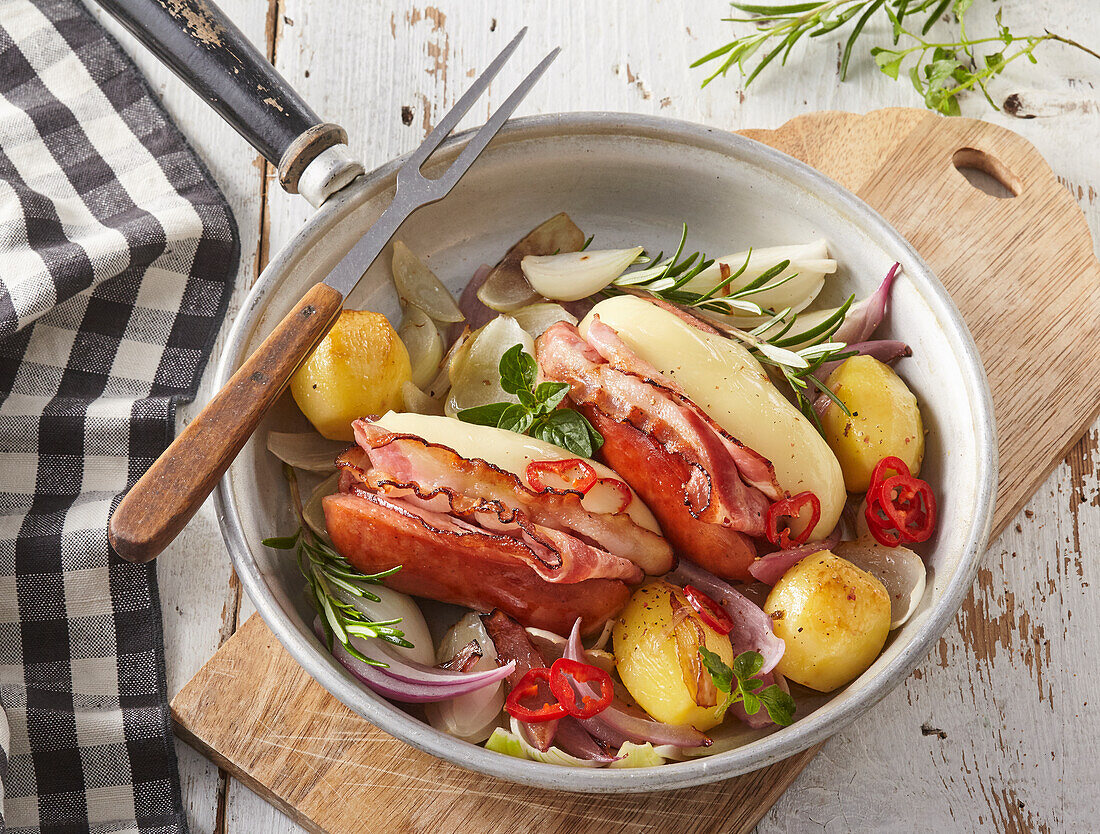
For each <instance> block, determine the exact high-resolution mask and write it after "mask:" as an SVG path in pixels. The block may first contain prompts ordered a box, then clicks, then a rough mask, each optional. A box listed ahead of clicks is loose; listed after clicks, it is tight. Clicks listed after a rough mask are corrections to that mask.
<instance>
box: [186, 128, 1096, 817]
mask: <svg viewBox="0 0 1100 834" xmlns="http://www.w3.org/2000/svg"><path fill="white" fill-rule="evenodd" d="M743 134H744V135H746V136H749V137H751V138H753V139H756V140H758V141H761V142H765V143H767V144H769V145H772V146H773V147H775V148H778V149H779V150H781V151H783V152H785V153H788V154H791V155H792V156H795V157H798V158H799V159H802V160H803V161H805V162H807V163H809V164H810V165H812V166H814V167H815V168H817V169H818V170H820V171H821V172H823V173H824V174H826V175H828V176H830V177H832V178H833V179H835V180H836V181H837V182H839V183H840V184H841V185H844V186H845V187H847V188H848V189H850V190H851V191H853V192H855V193H856V194H858V195H859V196H860V197H862V198H863V199H864V200H865V201H866V202H867V203H869V204H870V205H871V206H872V207H874V208H875V209H876V210H878V211H879V212H880V213H881V214H882V215H883V216H884V217H886V219H887V220H889V221H890V222H891V223H893V225H894V226H895V227H896V228H897V229H898V230H899V231H900V232H901V234H902V235H904V236H905V237H906V238H907V239H908V240H909V241H910V242H911V243H912V244H913V245H914V246H915V247H916V249H917V250H918V251H919V252H920V253H921V255H922V256H923V257H924V259H925V260H926V261H927V262H928V264H929V265H930V266H931V267H932V269H933V270H934V271H935V272H936V273H937V275H938V276H939V278H940V280H941V281H943V283H944V285H945V286H946V287H947V289H948V290H949V291H950V292H951V295H952V296H953V298H954V299H955V303H956V304H957V305H958V306H959V309H960V310H961V311H962V314H963V317H964V318H965V319H966V322H967V324H968V325H969V327H970V330H971V332H972V333H973V334H974V337H975V339H976V340H977V343H978V348H979V350H980V351H981V355H982V357H983V360H984V362H985V367H986V371H987V373H988V375H989V381H990V385H991V387H992V390H993V400H994V405H995V408H996V413H997V429H998V437H999V445H1000V464H1001V470H1000V488H999V489H1000V492H999V498H998V503H997V511H996V515H995V523H994V532H995V533H999V532H1000V531H1001V530H1002V529H1003V528H1004V527H1005V525H1006V524H1007V523H1008V521H1009V520H1010V519H1011V518H1012V517H1013V516H1015V515H1016V513H1017V512H1018V511H1019V510H1020V508H1021V507H1022V506H1023V504H1024V503H1025V502H1026V501H1027V500H1028V498H1029V497H1030V496H1031V494H1032V493H1033V491H1034V490H1035V489H1036V488H1037V487H1038V486H1039V484H1040V483H1041V482H1042V480H1043V479H1044V477H1045V476H1046V474H1047V473H1048V472H1049V471H1050V469H1051V468H1052V467H1053V466H1054V465H1055V463H1057V461H1058V460H1060V459H1061V458H1062V457H1063V456H1064V454H1065V452H1066V450H1067V449H1068V447H1069V446H1070V445H1071V444H1072V443H1073V442H1074V441H1075V440H1076V439H1077V437H1079V436H1080V435H1081V434H1082V433H1083V432H1084V431H1085V429H1086V428H1087V427H1088V426H1089V425H1090V424H1091V423H1092V422H1093V420H1094V419H1095V418H1096V414H1097V411H1098V408H1100V264H1098V263H1097V261H1096V259H1095V257H1094V256H1093V248H1092V241H1091V238H1090V235H1089V229H1088V226H1087V224H1086V223H1085V219H1084V216H1083V215H1082V213H1081V211H1080V209H1079V208H1078V206H1077V204H1076V203H1075V202H1074V200H1073V198H1072V196H1071V195H1070V193H1069V192H1068V191H1067V190H1066V189H1065V188H1064V187H1062V186H1061V185H1060V184H1059V182H1058V180H1057V179H1056V178H1055V176H1054V174H1053V172H1052V171H1051V170H1050V168H1049V167H1048V166H1047V164H1046V163H1045V162H1044V161H1043V159H1042V158H1041V157H1040V156H1039V154H1038V153H1037V152H1036V150H1035V149H1034V148H1033V147H1032V146H1031V145H1030V144H1029V143H1028V142H1026V141H1025V140H1024V139H1022V138H1020V137H1019V136H1017V135H1015V134H1014V133H1012V132H1010V131H1008V130H1005V129H1003V128H1000V127H997V126H994V125H990V124H986V123H983V122H979V121H974V120H970V119H945V118H942V117H939V116H936V115H934V114H930V113H927V112H925V111H922V110H911V109H901V108H898V109H889V110H879V111H875V112H873V113H869V114H867V115H864V116H858V115H853V114H848V113H835V112H826V113H813V114H809V115H806V116H801V117H799V118H796V119H793V120H791V121H790V122H787V123H786V124H785V125H783V126H782V127H780V128H778V129H777V130H747V131H743ZM960 168H962V169H970V171H965V170H963V171H960V170H959V169H960ZM974 169H976V170H977V171H979V172H983V173H984V175H986V177H987V179H988V177H992V178H993V180H995V181H996V182H993V181H992V180H990V181H989V183H991V184H992V186H995V189H993V190H996V189H997V188H999V189H1000V190H1001V191H1002V192H1003V193H1004V194H1009V195H1011V196H1007V197H998V196H993V195H991V194H989V193H986V191H983V190H979V188H977V187H975V185H972V184H971V181H970V180H971V179H976V178H980V177H981V175H980V174H979V175H977V176H976V175H975V174H974ZM964 174H968V175H969V177H970V178H969V179H968V176H965V175H964ZM989 183H987V185H988V184H989ZM998 183H999V184H1000V185H997V184H998ZM1021 404H1023V405H1026V407H1020V406H1021ZM987 636H988V635H986V634H985V632H979V633H978V634H977V635H976V636H975V637H974V638H973V639H976V640H982V639H986V638H987ZM989 639H992V637H989ZM172 713H173V717H174V719H175V722H176V729H177V732H178V734H179V736H180V737H181V738H182V739H184V740H185V741H187V742H188V743H190V744H192V745H193V746H194V747H196V748H197V749H198V750H200V751H201V752H202V753H204V754H205V755H207V756H209V757H210V758H211V759H212V760H213V761H215V762H216V763H217V764H218V765H219V766H220V767H223V768H224V769H225V770H227V771H228V772H229V773H230V774H231V775H233V776H234V777H236V778H237V779H239V780H241V781H242V782H243V783H244V784H246V785H248V786H249V787H250V788H251V789H252V790H254V791H256V792H257V793H259V794H260V795H262V796H264V797H266V798H267V799H268V800H270V801H271V802H273V803H274V804H275V805H277V806H278V807H279V808H281V809H282V810H283V811H284V812H285V813H287V814H289V815H290V816H291V817H293V818H294V819H295V820H297V821H298V822H299V823H301V824H302V825H303V826H305V827H306V828H308V829H310V830H312V831H318V832H326V834H351V832H360V831H365V830H384V831H395V832H396V831H400V832H431V834H444V832H478V834H489V832H515V831H540V832H573V831H576V832H582V831H583V832H584V834H602V833H603V832H609V833H610V832H620V831H626V830H635V829H646V828H655V829H657V828H659V830H661V831H663V832H679V831H692V832H711V831H713V832H718V831H723V832H727V831H728V832H744V831H749V830H750V829H752V828H753V827H754V826H755V825H756V823H757V822H758V821H759V820H760V818H761V817H762V816H763V815H764V814H765V813H766V812H767V811H768V809H769V808H771V806H772V805H773V804H774V803H775V801H776V800H777V799H778V798H779V797H780V796H781V795H782V793H783V791H784V790H786V788H787V787H788V786H789V785H790V784H791V782H793V781H794V779H795V777H796V776H797V775H798V774H799V772H800V771H801V770H802V768H804V767H805V766H806V764H807V763H809V761H810V760H811V759H812V758H813V756H814V754H815V753H816V752H817V748H814V749H811V750H808V751H806V752H804V753H802V754H801V755H799V756H796V757H794V758H791V759H788V760H787V761H784V762H781V763H779V764H776V765H773V766H771V767H769V768H766V769H764V770H761V771H758V772H756V773H753V774H749V775H747V776H743V777H740V778H737V779H732V780H729V781H727V782H722V783H718V784H713V785H708V786H703V787H699V788H689V789H684V790H679V791H673V792H666V793H655V794H648V795H605V796H588V795H584V794H566V793H557V792H552V791H543V790H536V789H532V788H527V787H522V786H518V785H514V784H511V783H509V782H504V781H500V780H497V779H493V778H490V777H485V776H480V775H477V774H474V773H471V772H469V771H466V770H464V769H462V768H459V767H456V766H454V765H451V764H448V763H446V762H443V761H440V760H438V759H436V758H434V757H432V756H429V755H427V754H424V753H421V752H419V751H418V750H415V749H413V748H412V747H409V746H407V745H405V744H404V743H403V742H400V741H397V740H395V739H393V738H392V737H390V736H388V735H386V734H385V733H383V732H382V731H380V730H378V729H376V728H375V727H373V726H372V725H370V724H369V723H367V722H366V721H364V720H363V719H362V718H360V717H359V716H358V715H356V714H355V713H353V712H351V711H350V710H349V709H347V708H346V707H344V706H343V705H342V704H340V703H339V702H338V701H337V700H336V699H335V698H333V697H332V696H331V695H329V694H328V693H327V692H326V691H325V690H324V689H322V688H321V687H320V686H319V685H318V684H316V683H315V682H314V681H313V680H312V678H310V677H309V676H308V675H307V674H306V673H305V672H304V671H302V669H301V668H300V667H299V666H298V665H297V664H296V663H295V662H294V660H293V659H292V658H291V657H290V656H289V655H288V654H287V653H286V652H285V651H284V650H283V649H282V647H281V646H280V644H279V643H278V641H277V640H276V639H275V638H274V637H273V636H272V634H271V632H270V631H268V629H267V627H266V626H265V625H264V624H263V622H262V621H261V620H260V618H259V616H258V615H255V616H253V617H252V618H251V619H250V620H249V621H248V622H247V623H245V625H244V626H243V628H241V629H240V630H239V631H238V632H237V633H236V634H235V635H234V636H233V637H232V638H231V639H230V640H229V641H228V642H226V644H225V645H224V646H223V647H222V648H221V649H220V650H219V651H218V653H217V654H216V655H215V656H214V657H213V658H212V659H211V660H210V661H209V662H208V663H207V664H206V666H204V667H203V669H202V670H201V671H200V672H199V674H198V675H196V676H195V678H194V679H193V680H192V681H191V682H190V683H188V684H187V686H185V687H184V688H183V690H182V691H181V692H180V693H179V695H177V696H176V698H175V700H174V701H173V702H172Z"/></svg>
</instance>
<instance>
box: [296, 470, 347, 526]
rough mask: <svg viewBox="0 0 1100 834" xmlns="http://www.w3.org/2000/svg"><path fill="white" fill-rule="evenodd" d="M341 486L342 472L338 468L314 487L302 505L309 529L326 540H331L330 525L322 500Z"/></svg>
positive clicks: (303, 516)
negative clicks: (327, 522)
mask: <svg viewBox="0 0 1100 834" xmlns="http://www.w3.org/2000/svg"><path fill="white" fill-rule="evenodd" d="M339 487H340V472H339V470H337V471H336V472H333V473H332V474H331V475H329V476H328V477H327V478H325V479H324V480H323V481H321V483H319V484H317V486H315V487H314V488H313V492H311V493H310V494H309V500H307V501H306V503H305V505H304V506H303V507H302V518H304V519H305V521H306V524H308V525H309V529H311V530H312V531H313V532H314V533H316V534H317V535H318V536H320V537H321V538H322V539H324V540H325V541H328V540H329V538H328V525H327V524H326V523H325V511H324V508H323V507H322V505H321V501H322V500H323V499H324V497H325V496H326V495H332V493H334V492H336V491H338V489H339Z"/></svg>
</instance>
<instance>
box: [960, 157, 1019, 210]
mask: <svg viewBox="0 0 1100 834" xmlns="http://www.w3.org/2000/svg"><path fill="white" fill-rule="evenodd" d="M951 162H952V164H954V166H955V170H957V171H958V172H959V173H960V174H962V175H963V176H964V177H966V181H967V182H969V183H970V184H971V185H972V186H974V187H975V188H976V189H978V190H979V191H982V192H984V193H986V194H989V195H990V196H991V197H998V198H1001V199H1007V198H1009V197H1015V196H1016V195H1017V194H1019V193H1020V182H1019V180H1017V179H1016V177H1014V176H1013V175H1012V172H1011V171H1009V170H1008V169H1007V168H1006V167H1005V166H1004V165H1002V164H1001V163H1000V161H999V160H997V159H995V158H994V157H992V156H990V155H989V154H987V153H986V152H985V151H979V150H977V149H975V148H959V150H957V151H955V153H954V155H953V156H952V157H951Z"/></svg>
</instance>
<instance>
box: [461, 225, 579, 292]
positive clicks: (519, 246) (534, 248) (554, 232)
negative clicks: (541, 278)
mask: <svg viewBox="0 0 1100 834" xmlns="http://www.w3.org/2000/svg"><path fill="white" fill-rule="evenodd" d="M582 246H584V232H582V231H581V230H580V229H579V228H578V227H577V224H576V223H574V222H573V221H572V220H570V219H569V215H568V214H566V213H565V212H562V213H560V214H555V215H554V216H553V217H551V218H550V219H549V220H547V221H546V222H544V223H540V224H539V225H538V226H536V227H535V228H534V229H532V230H531V231H530V232H528V233H527V234H526V235H524V237H523V239H522V240H520V241H518V242H517V243H516V245H515V246H513V247H512V248H511V249H509V250H508V253H507V254H506V255H505V256H504V257H503V258H502V259H501V261H500V263H498V264H497V265H496V266H494V267H493V270H492V272H490V273H489V277H488V278H486V279H485V283H484V284H482V285H481V287H480V288H478V291H477V297H478V299H479V300H480V301H481V303H482V304H484V305H485V306H486V307H489V308H490V309H493V310H496V311H497V312H498V313H511V312H514V311H516V310H518V309H519V308H520V307H526V306H527V305H528V304H533V303H534V302H536V301H539V300H540V299H541V296H540V295H539V294H538V293H537V292H535V290H534V288H533V287H532V286H531V284H530V282H529V281H528V280H527V278H526V276H524V274H523V270H522V269H520V265H519V264H520V261H522V260H523V259H524V257H526V256H527V255H549V254H551V253H553V252H576V251H577V250H579V249H580V248H581V247H582Z"/></svg>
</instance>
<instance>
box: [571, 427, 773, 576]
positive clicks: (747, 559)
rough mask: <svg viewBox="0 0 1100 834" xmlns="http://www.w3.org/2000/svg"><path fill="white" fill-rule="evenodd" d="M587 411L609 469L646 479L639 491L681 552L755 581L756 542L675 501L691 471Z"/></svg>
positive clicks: (640, 436)
mask: <svg viewBox="0 0 1100 834" xmlns="http://www.w3.org/2000/svg"><path fill="white" fill-rule="evenodd" d="M581 410H582V411H583V413H584V415H585V416H586V417H587V418H588V419H589V421H590V422H591V423H592V425H593V426H595V428H596V431H598V432H599V433H600V434H602V435H603V441H604V442H603V448H602V451H601V455H602V456H603V458H604V461H605V462H606V463H607V465H608V466H610V467H611V468H612V469H614V470H615V471H616V472H644V473H645V475H644V476H643V477H639V478H636V479H635V481H636V482H635V483H633V484H632V486H633V487H634V491H635V492H637V493H638V495H640V496H641V498H642V500H643V501H645V502H646V504H647V505H648V506H649V507H651V508H652V509H653V512H654V513H656V514H657V516H658V518H659V519H660V522H661V529H662V530H664V533H665V536H666V537H668V540H669V541H670V542H672V545H673V547H675V548H676V550H677V552H679V553H681V554H683V555H684V556H686V557H687V558H689V559H691V561H693V562H695V563H696V564H697V565H700V566H701V567H704V568H706V569H707V570H708V571H710V572H711V573H713V574H716V575H718V576H722V577H725V578H727V579H745V580H751V578H752V577H751V574H750V573H749V566H750V565H752V564H753V562H754V561H755V559H756V546H755V545H754V544H753V542H752V539H750V538H749V537H748V536H746V535H745V534H744V533H740V532H738V531H737V530H734V529H733V528H731V527H723V526H721V525H719V524H708V523H706V522H704V521H700V520H699V519H698V518H696V517H695V516H694V515H692V513H691V512H690V510H689V509H688V506H687V504H686V503H685V502H684V501H683V500H676V499H675V498H674V497H673V498H670V496H677V495H680V494H682V491H683V484H684V483H685V482H686V481H687V479H688V478H689V476H690V473H691V469H692V467H691V465H690V464H689V463H688V462H687V461H686V460H684V458H683V457H681V456H680V455H678V454H676V453H675V452H669V451H668V450H666V449H665V448H664V447H663V446H661V444H659V443H657V441H656V440H654V438H653V437H652V436H650V435H648V434H646V433H645V432H643V431H639V430H638V429H636V428H634V426H632V425H630V424H629V423H620V422H618V421H617V420H612V419H611V418H610V417H608V416H607V415H606V414H604V413H603V412H601V411H600V410H599V409H597V408H595V407H593V406H582V407H581Z"/></svg>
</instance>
